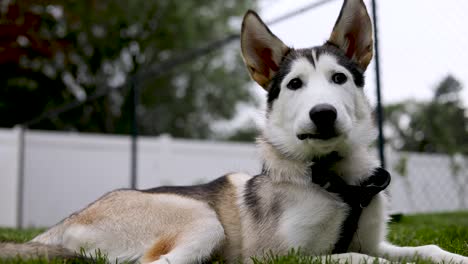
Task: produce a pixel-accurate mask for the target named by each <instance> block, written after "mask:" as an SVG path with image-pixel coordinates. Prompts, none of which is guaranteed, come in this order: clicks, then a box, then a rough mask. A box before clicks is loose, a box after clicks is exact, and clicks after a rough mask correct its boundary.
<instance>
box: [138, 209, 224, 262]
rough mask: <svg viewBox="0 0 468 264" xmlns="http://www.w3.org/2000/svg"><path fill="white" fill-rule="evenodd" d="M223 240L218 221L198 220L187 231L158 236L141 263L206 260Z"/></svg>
mask: <svg viewBox="0 0 468 264" xmlns="http://www.w3.org/2000/svg"><path fill="white" fill-rule="evenodd" d="M224 239H225V235H224V229H223V226H222V225H221V223H220V221H219V220H218V219H217V218H215V217H213V218H210V219H206V218H205V219H199V220H198V221H197V222H194V223H192V224H191V225H190V229H189V230H183V231H182V230H180V232H178V233H176V234H166V235H162V236H160V237H159V238H158V239H157V240H156V241H155V243H154V244H153V245H152V246H151V247H150V248H148V249H147V250H146V252H145V254H144V256H143V257H142V258H141V260H140V261H141V262H142V263H152V264H188V263H202V262H203V261H205V260H208V259H209V258H210V257H211V256H212V254H213V253H214V252H215V250H216V249H218V248H220V246H221V244H222V242H223V241H224Z"/></svg>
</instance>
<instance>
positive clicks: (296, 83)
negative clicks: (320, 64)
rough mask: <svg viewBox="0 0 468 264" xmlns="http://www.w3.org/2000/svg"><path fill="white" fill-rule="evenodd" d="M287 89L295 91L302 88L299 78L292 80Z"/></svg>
mask: <svg viewBox="0 0 468 264" xmlns="http://www.w3.org/2000/svg"><path fill="white" fill-rule="evenodd" d="M287 87H288V88H289V89H291V90H297V89H299V88H301V87H302V81H301V79H299V78H294V79H292V80H291V81H289V83H288V85H287Z"/></svg>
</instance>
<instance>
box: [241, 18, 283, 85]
mask: <svg viewBox="0 0 468 264" xmlns="http://www.w3.org/2000/svg"><path fill="white" fill-rule="evenodd" d="M241 49H242V56H243V58H244V62H245V65H246V66H247V69H248V70H249V73H250V76H251V77H252V79H253V80H254V81H256V82H257V83H258V84H260V85H261V86H262V87H263V88H264V89H265V90H268V83H269V82H270V81H271V79H272V78H273V76H274V74H275V73H276V72H277V71H278V70H279V64H280V62H281V60H282V59H283V56H284V55H285V54H286V53H287V52H288V51H289V48H288V47H287V46H286V45H285V44H284V43H283V42H282V41H281V40H280V39H279V38H278V37H276V36H275V35H274V34H273V33H271V31H270V30H269V29H268V27H267V26H266V25H265V23H263V21H262V20H261V19H260V17H259V16H258V15H257V14H256V13H255V12H254V11H252V10H249V11H247V13H246V14H245V16H244V21H243V22H242V31H241Z"/></svg>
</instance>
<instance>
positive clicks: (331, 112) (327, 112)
mask: <svg viewBox="0 0 468 264" xmlns="http://www.w3.org/2000/svg"><path fill="white" fill-rule="evenodd" d="M336 115H337V114H336V108H335V107H333V106H332V105H329V104H319V105H316V106H314V107H313V108H312V109H311V110H310V112H309V116H310V119H311V120H312V121H313V122H314V124H315V126H316V127H317V130H319V131H320V130H332V129H333V128H334V126H335V121H336Z"/></svg>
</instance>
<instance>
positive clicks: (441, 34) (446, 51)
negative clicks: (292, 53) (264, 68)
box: [259, 0, 468, 105]
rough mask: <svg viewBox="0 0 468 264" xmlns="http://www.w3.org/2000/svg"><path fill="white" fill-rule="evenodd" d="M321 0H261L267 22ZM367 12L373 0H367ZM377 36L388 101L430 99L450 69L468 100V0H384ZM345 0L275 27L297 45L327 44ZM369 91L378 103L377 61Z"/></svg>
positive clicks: (369, 77)
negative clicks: (460, 83)
mask: <svg viewBox="0 0 468 264" xmlns="http://www.w3.org/2000/svg"><path fill="white" fill-rule="evenodd" d="M316 1H317V0H295V1H291V0H262V1H261V2H260V10H259V12H260V15H261V17H262V18H263V19H264V20H266V21H268V20H269V19H272V18H275V17H278V16H279V15H282V14H284V13H285V12H288V11H291V10H294V9H297V8H299V7H302V6H304V5H306V4H310V3H312V2H316ZM365 2H366V4H367V6H368V10H369V12H371V9H370V1H368V0H366V1H365ZM377 3H378V15H379V28H378V29H379V40H380V47H379V48H380V58H381V74H382V92H383V101H384V103H391V102H396V101H401V100H404V99H410V98H413V99H421V100H422V99H428V98H430V97H432V95H433V89H434V87H435V85H436V84H437V83H438V82H439V81H440V80H441V79H442V78H443V77H444V76H445V75H447V74H448V73H451V74H453V75H454V76H455V77H456V78H458V79H459V80H460V81H461V82H462V84H463V85H464V87H465V88H464V91H463V95H462V96H463V100H464V103H465V105H468V13H467V11H468V1H466V0H443V1H442V0H380V1H378V2H377ZM341 5H342V0H335V1H332V2H331V3H328V4H326V5H324V6H322V7H319V8H317V9H313V10H310V11H308V12H305V13H303V14H301V15H298V16H296V17H294V18H291V19H289V20H287V21H285V22H281V23H278V24H275V25H273V26H271V30H272V31H273V32H274V33H275V34H276V35H277V36H278V37H280V38H281V39H282V40H283V41H284V42H285V43H286V44H288V45H292V46H294V47H296V48H303V47H310V46H315V45H318V44H321V43H323V42H324V41H325V40H326V39H327V38H328V36H329V34H330V32H331V30H332V28H333V25H334V23H335V20H336V18H337V16H338V14H339V11H340V8H341ZM366 76H367V78H366V80H367V86H366V89H367V94H368V96H369V98H370V99H371V101H372V102H373V103H375V101H376V99H375V98H376V97H375V85H374V78H375V75H374V66H373V64H371V66H370V67H369V68H368V71H367V74H366Z"/></svg>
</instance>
